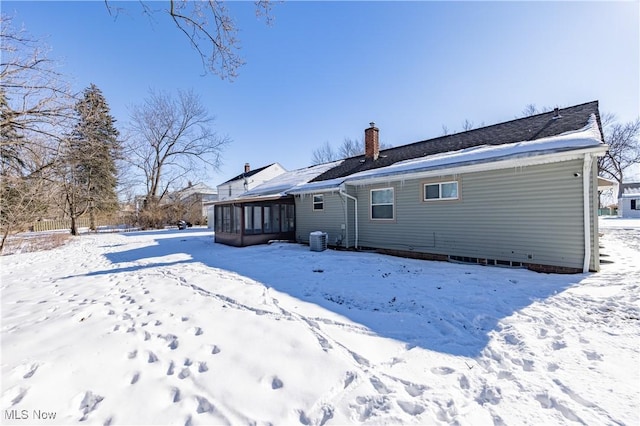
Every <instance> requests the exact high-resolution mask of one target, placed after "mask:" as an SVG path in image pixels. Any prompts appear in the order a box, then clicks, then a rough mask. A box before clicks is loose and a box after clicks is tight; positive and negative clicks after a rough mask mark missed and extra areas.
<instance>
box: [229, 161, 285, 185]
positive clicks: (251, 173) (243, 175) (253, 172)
mask: <svg viewBox="0 0 640 426" xmlns="http://www.w3.org/2000/svg"><path fill="white" fill-rule="evenodd" d="M274 164H276V163H271V164H269V165H267V166H264V167H260V168H259V169H255V170H250V171H248V172H247V173H240V174H239V175H238V176H234V177H232V178H231V179H229V180H227V181H225V182H222V183H221V184H220V185H224V184H225V183H229V182H233V181H234V180H238V179H244V178H248V177H251V176H253V175H255V174H256V173H260V172H261V171H263V170H264V169H266V168H269V167H271V166H273V165H274Z"/></svg>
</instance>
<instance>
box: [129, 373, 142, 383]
mask: <svg viewBox="0 0 640 426" xmlns="http://www.w3.org/2000/svg"><path fill="white" fill-rule="evenodd" d="M138 380H140V372H138V371H136V372H135V373H133V376H131V382H130V383H131V384H132V385H135V384H136V383H138Z"/></svg>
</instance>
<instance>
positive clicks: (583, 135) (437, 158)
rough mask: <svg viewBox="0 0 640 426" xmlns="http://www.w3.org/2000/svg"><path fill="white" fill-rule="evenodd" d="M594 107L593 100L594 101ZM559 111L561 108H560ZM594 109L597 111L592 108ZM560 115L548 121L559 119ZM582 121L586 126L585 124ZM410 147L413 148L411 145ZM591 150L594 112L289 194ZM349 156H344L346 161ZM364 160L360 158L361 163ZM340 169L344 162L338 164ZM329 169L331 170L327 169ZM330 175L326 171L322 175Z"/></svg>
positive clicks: (597, 139)
mask: <svg viewBox="0 0 640 426" xmlns="http://www.w3.org/2000/svg"><path fill="white" fill-rule="evenodd" d="M596 107H597V103H596ZM561 111H562V110H561ZM596 111H597V110H596ZM561 119H562V114H561V113H560V114H559V115H558V117H556V118H553V117H552V118H551V120H561ZM585 122H586V125H585ZM412 149H413V147H412ZM584 149H587V150H593V151H595V152H604V151H605V150H606V145H605V144H604V143H603V142H602V134H601V133H600V124H599V118H598V115H597V114H596V113H592V114H591V115H589V116H588V117H584V121H583V124H582V126H580V127H578V128H577V130H576V129H574V130H570V131H566V132H563V133H560V134H557V135H552V136H547V137H542V138H536V139H533V140H531V139H525V140H520V141H513V142H511V143H502V144H483V145H471V146H468V147H465V148H462V149H458V150H453V151H444V152H443V151H437V152H435V153H433V154H431V155H423V156H419V157H416V158H411V159H407V160H403V161H397V162H395V163H392V164H390V165H387V166H384V167H376V168H368V169H365V170H362V171H355V172H354V173H351V174H346V175H344V176H340V177H334V178H332V179H326V180H322V179H321V178H318V179H315V180H314V181H312V182H310V183H308V184H306V185H299V186H297V187H296V188H295V189H293V190H292V191H290V192H289V193H291V194H295V193H298V194H300V193H311V192H322V191H327V190H330V189H337V188H338V187H339V186H340V185H342V184H356V183H363V182H365V181H367V180H372V179H384V178H386V177H393V176H402V175H409V174H414V173H422V172H429V171H439V170H445V169H452V168H459V167H465V166H473V165H479V164H486V165H489V164H490V163H491V164H496V162H497V161H503V160H516V159H522V160H531V159H533V158H534V157H535V158H541V156H542V155H548V154H561V153H567V152H572V151H573V152H577V151H579V150H584ZM350 160H353V158H352V159H347V160H346V161H350ZM363 162H364V160H360V163H363ZM341 167H342V168H344V164H343V165H342V166H341ZM330 172H331V171H330ZM328 175H330V173H326V174H325V176H328Z"/></svg>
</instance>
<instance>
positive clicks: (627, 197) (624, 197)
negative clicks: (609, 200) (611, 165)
mask: <svg viewBox="0 0 640 426" xmlns="http://www.w3.org/2000/svg"><path fill="white" fill-rule="evenodd" d="M621 189H622V190H621V195H620V199H618V216H620V217H628V218H632V217H639V218H640V182H635V183H623V184H622V188H621Z"/></svg>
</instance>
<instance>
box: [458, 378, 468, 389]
mask: <svg viewBox="0 0 640 426" xmlns="http://www.w3.org/2000/svg"><path fill="white" fill-rule="evenodd" d="M469 388H470V385H469V379H467V376H465V375H462V376H461V377H460V389H469Z"/></svg>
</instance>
